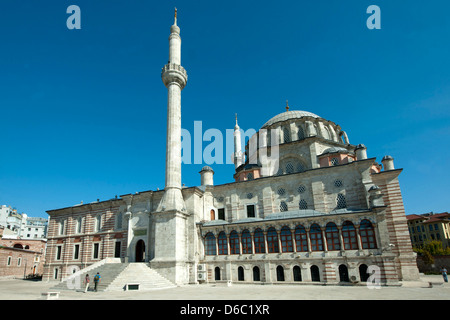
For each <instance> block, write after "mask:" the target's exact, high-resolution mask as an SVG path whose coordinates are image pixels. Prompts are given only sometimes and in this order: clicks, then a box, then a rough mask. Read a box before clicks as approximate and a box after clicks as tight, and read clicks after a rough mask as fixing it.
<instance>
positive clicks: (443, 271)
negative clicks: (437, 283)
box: [441, 266, 448, 282]
mask: <svg viewBox="0 0 450 320" xmlns="http://www.w3.org/2000/svg"><path fill="white" fill-rule="evenodd" d="M441 273H442V277H443V278H444V281H445V282H448V278H447V269H445V267H444V266H442V267H441Z"/></svg>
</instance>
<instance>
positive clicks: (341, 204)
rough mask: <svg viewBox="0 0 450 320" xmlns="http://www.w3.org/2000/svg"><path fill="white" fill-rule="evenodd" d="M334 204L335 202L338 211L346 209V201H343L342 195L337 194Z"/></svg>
mask: <svg viewBox="0 0 450 320" xmlns="http://www.w3.org/2000/svg"><path fill="white" fill-rule="evenodd" d="M336 202H337V208H338V209H344V208H347V201H346V200H345V196H344V195H343V194H341V193H339V194H338V195H337V198H336Z"/></svg>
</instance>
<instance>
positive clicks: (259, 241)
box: [254, 229, 266, 253]
mask: <svg viewBox="0 0 450 320" xmlns="http://www.w3.org/2000/svg"><path fill="white" fill-rule="evenodd" d="M254 241H255V253H265V252H266V250H265V245H264V233H263V232H262V230H261V229H256V230H255V240H254Z"/></svg>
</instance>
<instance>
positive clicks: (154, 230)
mask: <svg viewBox="0 0 450 320" xmlns="http://www.w3.org/2000/svg"><path fill="white" fill-rule="evenodd" d="M180 58H181V38H180V28H178V26H177V11H176V9H175V22H174V24H173V25H172V26H171V27H170V36H169V63H168V64H166V65H165V66H164V68H163V69H162V73H161V77H162V81H163V82H164V85H165V86H166V87H167V92H168V95H167V146H166V185H165V188H164V194H163V197H162V199H161V201H160V203H159V205H158V208H157V210H156V211H155V212H152V213H151V215H150V230H151V231H150V235H149V243H150V250H149V251H150V254H149V255H150V261H149V263H150V267H151V268H153V269H155V270H157V271H158V272H159V273H160V274H161V275H163V276H164V277H166V278H167V279H169V280H170V281H172V282H174V283H176V284H186V283H188V282H189V274H188V270H189V268H190V267H189V265H188V264H190V263H192V261H191V262H190V261H189V258H188V244H189V243H188V241H187V219H188V217H189V213H188V212H187V210H186V205H185V202H184V199H183V195H182V193H181V187H182V186H181V90H183V88H184V86H185V85H186V82H187V74H186V71H185V70H184V68H183V67H182V66H181V59H180ZM152 244H153V247H152Z"/></svg>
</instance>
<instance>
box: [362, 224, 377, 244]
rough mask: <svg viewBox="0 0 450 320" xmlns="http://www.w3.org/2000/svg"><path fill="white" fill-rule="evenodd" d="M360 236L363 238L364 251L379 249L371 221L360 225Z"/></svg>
mask: <svg viewBox="0 0 450 320" xmlns="http://www.w3.org/2000/svg"><path fill="white" fill-rule="evenodd" d="M359 234H360V236H361V244H362V247H363V249H376V248H377V242H376V240H375V232H374V229H373V225H372V223H371V222H370V221H369V220H363V221H361V224H360V225H359Z"/></svg>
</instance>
